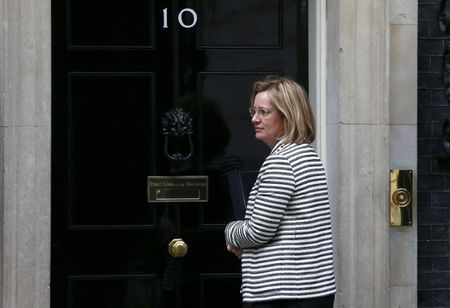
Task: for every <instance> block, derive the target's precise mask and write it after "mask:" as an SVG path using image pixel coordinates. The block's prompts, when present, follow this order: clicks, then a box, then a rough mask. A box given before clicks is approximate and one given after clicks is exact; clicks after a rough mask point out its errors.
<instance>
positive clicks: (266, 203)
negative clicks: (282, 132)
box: [225, 155, 295, 248]
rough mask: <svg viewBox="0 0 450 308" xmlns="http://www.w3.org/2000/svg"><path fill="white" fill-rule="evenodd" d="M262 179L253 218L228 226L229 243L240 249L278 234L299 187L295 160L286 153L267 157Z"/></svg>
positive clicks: (266, 240) (227, 236)
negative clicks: (296, 179)
mask: <svg viewBox="0 0 450 308" xmlns="http://www.w3.org/2000/svg"><path fill="white" fill-rule="evenodd" d="M259 181H260V182H259V183H257V185H255V188H254V190H255V189H256V190H257V191H256V197H255V202H254V207H253V211H252V213H251V216H250V219H246V220H239V221H233V222H231V223H229V224H228V225H227V226H226V228H225V239H226V242H227V244H231V245H234V246H236V247H240V248H250V247H257V246H260V245H263V244H265V243H268V242H269V241H270V240H271V239H272V238H273V237H274V235H275V233H276V231H277V229H278V227H279V225H280V221H281V219H282V217H283V214H284V212H285V210H286V206H287V204H288V203H289V200H290V199H291V197H292V194H293V192H294V189H295V178H294V172H293V168H292V165H291V163H290V162H289V161H288V160H287V159H286V158H285V157H282V156H278V155H271V156H269V157H267V159H266V161H265V162H264V164H263V166H262V167H261V170H260V179H259ZM253 193H254V191H252V194H253ZM246 218H247V217H246Z"/></svg>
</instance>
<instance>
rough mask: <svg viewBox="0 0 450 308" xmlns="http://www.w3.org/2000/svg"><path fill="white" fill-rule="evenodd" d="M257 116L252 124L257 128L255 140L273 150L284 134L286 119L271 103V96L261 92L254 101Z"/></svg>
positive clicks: (253, 118)
mask: <svg viewBox="0 0 450 308" xmlns="http://www.w3.org/2000/svg"><path fill="white" fill-rule="evenodd" d="M253 108H254V110H255V115H254V116H253V117H252V123H253V125H254V127H255V138H256V139H258V140H261V141H263V142H264V143H265V144H267V145H268V146H269V147H270V148H273V147H274V146H275V145H276V144H277V142H278V140H277V138H278V137H280V136H281V135H282V133H283V124H284V119H283V118H282V117H281V115H280V114H279V112H278V111H277V110H275V108H274V107H273V106H272V103H271V102H270V97H269V94H268V93H267V92H266V91H265V92H259V93H258V94H256V96H255V99H254V101H253Z"/></svg>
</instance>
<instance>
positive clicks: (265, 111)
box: [248, 107, 273, 118]
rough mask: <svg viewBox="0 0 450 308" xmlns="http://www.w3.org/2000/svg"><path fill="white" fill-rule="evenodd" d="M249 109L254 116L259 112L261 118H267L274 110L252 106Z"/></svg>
mask: <svg viewBox="0 0 450 308" xmlns="http://www.w3.org/2000/svg"><path fill="white" fill-rule="evenodd" d="M248 111H249V112H250V116H251V117H252V118H253V117H254V116H255V114H257V115H258V117H260V118H267V116H269V114H271V113H272V111H273V110H272V109H269V108H255V107H250V108H248Z"/></svg>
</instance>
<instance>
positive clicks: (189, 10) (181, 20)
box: [163, 8, 197, 29]
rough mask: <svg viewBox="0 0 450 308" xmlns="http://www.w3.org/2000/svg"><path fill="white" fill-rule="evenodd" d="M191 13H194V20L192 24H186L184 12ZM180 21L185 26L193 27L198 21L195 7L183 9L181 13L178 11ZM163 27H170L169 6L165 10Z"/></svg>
mask: <svg viewBox="0 0 450 308" xmlns="http://www.w3.org/2000/svg"><path fill="white" fill-rule="evenodd" d="M184 13H190V14H191V15H192V22H191V23H190V24H185V23H184V21H183V14H184ZM178 23H179V24H180V26H182V27H183V28H186V29H187V28H192V27H193V26H195V24H196V23H197V13H195V11H194V10H193V9H182V10H181V11H180V13H178ZM163 28H168V25H167V8H165V9H164V10H163Z"/></svg>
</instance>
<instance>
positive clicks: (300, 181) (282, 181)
mask: <svg viewBox="0 0 450 308" xmlns="http://www.w3.org/2000/svg"><path fill="white" fill-rule="evenodd" d="M225 238H226V242H227V244H232V245H234V246H237V247H241V248H244V253H243V255H242V287H241V293H242V295H243V300H244V302H257V301H269V300H277V299H302V298H312V297H320V296H326V295H330V294H334V293H335V292H336V286H335V279H334V269H333V246H332V234H331V215H330V206H329V201H328V191H327V182H326V177H325V170H324V168H323V165H322V163H321V161H320V159H319V157H318V155H317V154H316V152H315V151H314V149H313V148H312V147H311V146H310V145H309V144H297V143H287V144H284V143H282V142H278V144H277V145H276V146H275V147H274V148H273V150H272V152H271V153H270V155H269V156H268V157H267V159H266V161H265V162H264V164H263V165H262V167H261V169H260V171H259V175H258V177H257V179H256V182H255V184H254V186H253V189H252V191H251V193H250V196H249V199H248V203H247V210H246V213H245V220H243V221H233V222H231V223H229V224H228V225H227V227H226V229H225Z"/></svg>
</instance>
